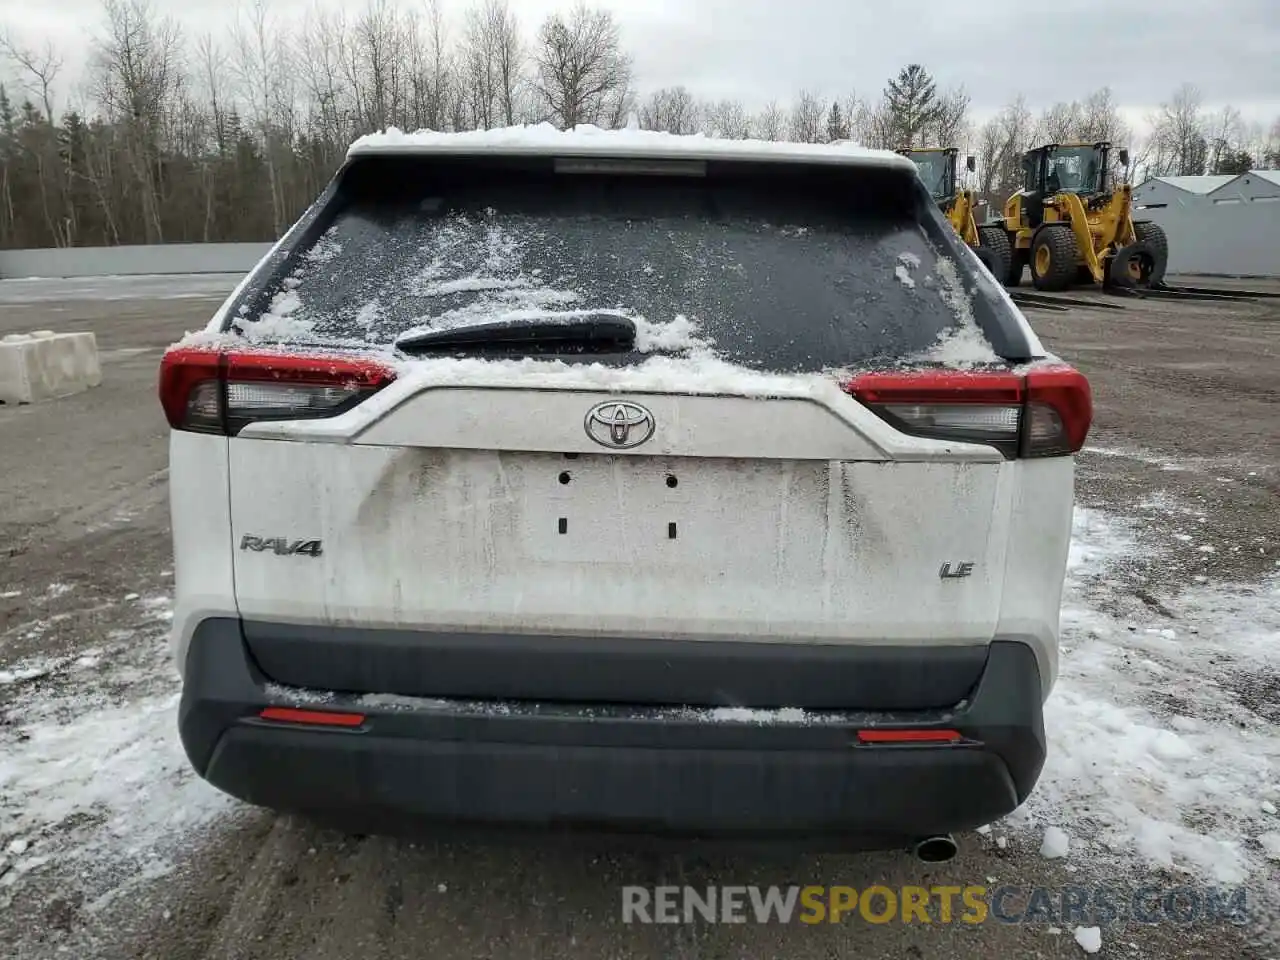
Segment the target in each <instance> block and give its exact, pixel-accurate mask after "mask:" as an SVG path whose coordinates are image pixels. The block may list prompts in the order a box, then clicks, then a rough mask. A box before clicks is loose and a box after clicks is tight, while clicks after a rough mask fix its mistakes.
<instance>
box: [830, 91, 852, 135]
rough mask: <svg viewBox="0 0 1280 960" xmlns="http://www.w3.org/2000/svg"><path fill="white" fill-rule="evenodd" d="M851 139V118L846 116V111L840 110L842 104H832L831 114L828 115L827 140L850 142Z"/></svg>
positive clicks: (837, 102)
mask: <svg viewBox="0 0 1280 960" xmlns="http://www.w3.org/2000/svg"><path fill="white" fill-rule="evenodd" d="M848 139H849V118H848V117H846V116H845V115H844V111H843V110H841V109H840V102H839V101H838V100H837V101H836V102H834V103H832V104H831V112H830V113H829V114H827V140H828V141H832V142H834V141H836V140H848Z"/></svg>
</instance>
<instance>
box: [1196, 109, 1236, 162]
mask: <svg viewBox="0 0 1280 960" xmlns="http://www.w3.org/2000/svg"><path fill="white" fill-rule="evenodd" d="M1204 130H1205V140H1206V141H1207V142H1208V144H1209V170H1210V172H1212V173H1225V172H1227V171H1226V170H1225V169H1224V168H1225V167H1227V166H1231V167H1232V168H1233V169H1234V168H1237V167H1238V166H1239V165H1240V163H1239V158H1240V154H1241V153H1244V152H1246V151H1245V138H1246V133H1245V124H1244V118H1242V117H1241V116H1240V111H1239V110H1237V109H1236V108H1235V107H1233V106H1230V105H1228V106H1225V107H1223V108H1222V109H1221V110H1218V111H1216V112H1215V113H1213V114H1210V115H1209V116H1208V117H1207V118H1206V119H1205V122H1204Z"/></svg>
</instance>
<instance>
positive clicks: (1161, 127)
mask: <svg viewBox="0 0 1280 960" xmlns="http://www.w3.org/2000/svg"><path fill="white" fill-rule="evenodd" d="M1201 103H1202V100H1201V96H1200V91H1199V90H1198V89H1197V88H1196V87H1195V86H1193V85H1192V84H1189V83H1184V84H1183V85H1182V86H1180V87H1179V88H1178V89H1177V90H1176V91H1175V92H1174V95H1173V98H1172V99H1171V100H1170V101H1169V102H1168V103H1164V104H1161V105H1160V111H1159V113H1158V114H1157V115H1156V116H1155V117H1154V119H1153V122H1152V127H1153V140H1154V151H1153V152H1154V156H1153V157H1152V160H1151V164H1152V168H1153V169H1152V174H1153V175H1154V176H1161V175H1169V174H1176V175H1178V176H1193V175H1197V174H1202V173H1204V171H1205V166H1206V164H1207V162H1208V144H1207V142H1206V140H1205V135H1204V119H1203V117H1202V116H1201Z"/></svg>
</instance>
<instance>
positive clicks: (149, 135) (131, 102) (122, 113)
mask: <svg viewBox="0 0 1280 960" xmlns="http://www.w3.org/2000/svg"><path fill="white" fill-rule="evenodd" d="M103 7H104V10H105V12H106V17H107V29H106V35H105V36H104V37H102V38H100V39H99V40H98V41H97V43H96V44H95V48H94V75H93V80H92V89H93V90H94V92H95V94H96V96H97V99H98V102H99V103H101V104H102V105H103V107H104V108H105V109H106V111H107V113H108V116H110V117H111V118H112V119H113V120H114V121H115V122H116V123H117V124H119V126H120V128H121V129H122V130H123V132H124V137H125V141H126V144H127V146H126V150H125V157H126V163H127V164H128V166H129V169H130V171H131V172H132V174H133V178H134V180H135V183H136V185H137V187H138V191H139V199H140V204H139V207H140V212H141V216H142V220H143V224H144V236H145V239H146V242H148V243H161V242H163V241H164V228H163V225H162V224H161V218H160V207H161V203H160V177H159V166H160V153H161V142H160V136H161V133H162V131H163V129H164V125H165V120H166V115H167V113H168V111H169V110H170V109H171V108H172V106H173V104H174V102H175V101H176V99H177V96H178V93H179V91H180V89H181V87H182V64H181V59H180V58H181V33H180V32H179V30H178V26H177V24H176V23H174V22H173V21H172V20H169V19H161V20H157V19H156V17H155V15H154V13H153V12H152V9H151V6H150V4H149V3H148V2H147V0H105V3H104V5H103Z"/></svg>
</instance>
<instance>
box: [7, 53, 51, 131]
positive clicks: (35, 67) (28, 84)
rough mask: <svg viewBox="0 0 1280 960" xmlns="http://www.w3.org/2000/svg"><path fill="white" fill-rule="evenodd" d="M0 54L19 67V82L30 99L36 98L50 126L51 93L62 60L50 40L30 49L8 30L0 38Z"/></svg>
mask: <svg viewBox="0 0 1280 960" xmlns="http://www.w3.org/2000/svg"><path fill="white" fill-rule="evenodd" d="M0 55H3V56H4V57H5V58H6V59H8V60H9V61H11V62H12V63H13V64H14V65H15V66H16V67H19V68H20V70H21V73H22V78H21V79H20V81H19V83H20V84H21V86H22V88H23V89H24V90H26V91H27V92H28V93H30V94H31V95H32V96H35V97H39V98H40V103H41V105H42V106H43V107H44V118H45V120H47V121H48V122H49V123H51V124H52V123H53V106H54V104H53V93H54V84H55V83H56V82H57V80H58V74H59V73H61V72H62V66H63V60H62V57H61V56H59V55H58V54H57V53H56V52H55V51H54V49H53V41H52V40H45V42H44V47H43V48H42V49H41V50H39V51H36V50H32V49H30V48H29V47H24V46H23V45H22V44H20V43H18V42H17V41H16V40H15V39H14V38H13V35H12V34H10V33H8V32H7V31H6V32H5V33H4V34H3V36H0Z"/></svg>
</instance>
